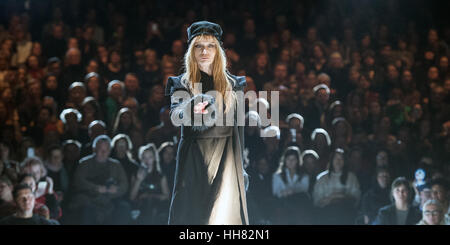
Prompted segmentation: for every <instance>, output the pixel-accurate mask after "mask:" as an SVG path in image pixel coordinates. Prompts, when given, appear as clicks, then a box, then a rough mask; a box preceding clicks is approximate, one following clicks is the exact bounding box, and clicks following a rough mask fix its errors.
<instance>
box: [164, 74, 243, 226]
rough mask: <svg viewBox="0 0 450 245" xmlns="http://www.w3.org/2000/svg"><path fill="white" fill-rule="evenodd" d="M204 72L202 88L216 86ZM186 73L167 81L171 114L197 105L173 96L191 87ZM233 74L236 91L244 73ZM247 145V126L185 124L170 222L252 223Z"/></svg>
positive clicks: (182, 131)
mask: <svg viewBox="0 0 450 245" xmlns="http://www.w3.org/2000/svg"><path fill="white" fill-rule="evenodd" d="M205 74H206V73H202V80H201V82H202V84H205V85H206V86H203V88H205V87H211V86H208V84H207V83H209V85H211V83H212V77H210V76H208V75H205ZM182 75H183V74H182ZM182 75H180V76H176V77H169V79H168V82H167V86H166V95H170V96H171V97H172V99H171V101H172V102H171V113H170V114H171V116H173V114H175V116H178V115H179V114H178V113H179V112H180V111H185V110H186V109H189V107H192V106H193V102H192V101H190V102H189V101H188V102H186V101H182V102H181V101H175V100H174V96H172V95H173V93H174V92H175V91H177V90H183V91H187V92H189V90H188V89H187V88H186V87H184V85H183V84H182V83H181V78H182ZM229 75H230V77H231V78H232V79H233V80H235V83H234V84H233V90H234V91H237V90H243V88H244V87H245V85H246V81H245V77H244V76H234V75H231V74H229ZM189 93H190V92H189ZM190 94H191V96H192V93H190ZM191 115H193V114H192V113H191ZM243 149H244V127H243V126H212V127H209V128H207V127H205V126H203V127H200V128H195V127H193V126H185V125H181V140H180V142H179V145H178V152H177V156H176V171H175V183H174V188H173V193H172V200H171V206H170V213H169V224H177V225H179V224H191V225H192V224H215V223H217V222H218V223H220V224H248V215H247V201H246V193H245V184H244V175H245V171H244V168H243ZM227 194H230V195H227ZM221 200H224V201H223V202H221ZM225 200H226V201H225ZM224 217H226V218H224Z"/></svg>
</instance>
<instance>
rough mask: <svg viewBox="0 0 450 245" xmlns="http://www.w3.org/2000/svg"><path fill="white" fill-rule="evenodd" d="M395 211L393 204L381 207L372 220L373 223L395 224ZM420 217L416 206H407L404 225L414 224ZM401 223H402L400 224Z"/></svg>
mask: <svg viewBox="0 0 450 245" xmlns="http://www.w3.org/2000/svg"><path fill="white" fill-rule="evenodd" d="M396 213H397V211H396V208H395V204H391V205H388V206H385V207H382V208H381V209H380V210H379V211H378V215H377V217H376V219H375V221H374V222H373V224H374V225H397V214H396ZM421 218H422V214H421V212H420V210H419V209H418V208H417V207H414V206H412V205H410V206H409V210H408V215H407V217H406V221H405V224H404V225H415V224H417V222H419V221H420V219H421ZM402 225H403V224H402Z"/></svg>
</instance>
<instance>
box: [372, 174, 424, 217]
mask: <svg viewBox="0 0 450 245" xmlns="http://www.w3.org/2000/svg"><path fill="white" fill-rule="evenodd" d="M412 199H413V191H412V188H411V185H410V183H409V182H408V181H407V180H406V179H405V178H404V177H398V178H397V179H395V180H394V182H393V183H392V186H391V201H392V204H390V205H387V206H384V207H382V208H380V210H379V211H378V215H377V217H376V218H375V220H374V222H373V224H374V225H414V224H417V222H419V220H420V217H421V215H420V210H419V209H418V208H417V207H414V206H413V205H411V202H412Z"/></svg>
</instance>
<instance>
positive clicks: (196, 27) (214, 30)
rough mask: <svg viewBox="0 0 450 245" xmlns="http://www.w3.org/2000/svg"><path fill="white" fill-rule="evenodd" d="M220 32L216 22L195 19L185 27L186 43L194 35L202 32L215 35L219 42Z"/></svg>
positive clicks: (220, 29)
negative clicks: (195, 20)
mask: <svg viewBox="0 0 450 245" xmlns="http://www.w3.org/2000/svg"><path fill="white" fill-rule="evenodd" d="M222 33H223V32H222V28H221V27H220V26H219V25H218V24H216V23H212V22H209V21H197V22H194V23H192V25H191V26H189V28H188V29H187V34H188V44H189V43H191V41H192V39H194V37H196V36H198V35H202V34H207V35H212V36H215V37H216V38H217V40H219V42H220V41H221V40H220V39H221V38H222Z"/></svg>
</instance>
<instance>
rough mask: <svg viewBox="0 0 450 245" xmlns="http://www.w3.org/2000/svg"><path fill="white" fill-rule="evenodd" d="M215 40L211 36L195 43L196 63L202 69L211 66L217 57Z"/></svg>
mask: <svg viewBox="0 0 450 245" xmlns="http://www.w3.org/2000/svg"><path fill="white" fill-rule="evenodd" d="M213 38H214V37H211V36H205V37H201V38H199V39H197V40H196V41H195V43H194V47H193V48H194V56H195V61H196V62H197V63H198V65H199V66H201V67H209V66H211V65H212V63H213V61H214V58H215V57H216V49H217V47H216V43H215V42H214V39H213Z"/></svg>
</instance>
